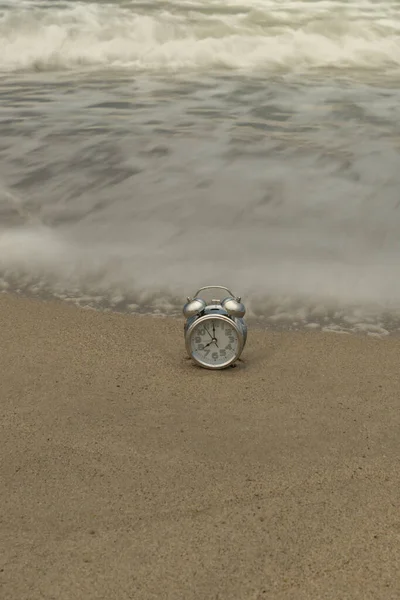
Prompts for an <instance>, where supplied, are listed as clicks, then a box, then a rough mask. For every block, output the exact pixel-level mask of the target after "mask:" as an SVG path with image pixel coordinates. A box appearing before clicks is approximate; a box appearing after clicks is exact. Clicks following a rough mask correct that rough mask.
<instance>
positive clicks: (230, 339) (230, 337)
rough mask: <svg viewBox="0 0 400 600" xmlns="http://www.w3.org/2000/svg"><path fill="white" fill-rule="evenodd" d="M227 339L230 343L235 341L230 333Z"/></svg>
mask: <svg viewBox="0 0 400 600" xmlns="http://www.w3.org/2000/svg"><path fill="white" fill-rule="evenodd" d="M228 340H229V341H230V343H231V344H234V343H235V338H234V337H233V335H230V336H229V337H228Z"/></svg>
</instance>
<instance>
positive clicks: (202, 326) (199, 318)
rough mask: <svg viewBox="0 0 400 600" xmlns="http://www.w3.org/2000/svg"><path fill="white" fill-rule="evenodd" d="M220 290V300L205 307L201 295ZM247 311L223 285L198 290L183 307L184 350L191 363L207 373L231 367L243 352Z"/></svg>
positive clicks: (208, 286)
mask: <svg viewBox="0 0 400 600" xmlns="http://www.w3.org/2000/svg"><path fill="white" fill-rule="evenodd" d="M215 289H218V290H223V291H224V292H225V293H226V294H227V295H225V296H223V299H222V300H220V299H213V300H211V302H209V303H207V302H206V301H205V300H204V299H203V298H202V297H201V295H200V294H201V292H203V291H205V290H215ZM245 312H246V309H245V307H244V305H243V304H242V302H241V298H239V297H236V296H234V295H233V294H232V292H231V291H230V290H229V289H228V288H226V287H224V286H222V285H207V286H205V287H202V288H200V289H199V290H198V291H197V292H196V293H195V295H194V297H193V298H188V299H187V303H186V304H185V306H184V307H183V314H184V316H185V318H186V323H185V327H184V333H185V342H186V350H187V352H188V354H189V356H190V357H191V358H192V359H193V361H194V362H195V363H196V364H198V365H200V366H201V367H204V368H206V369H225V368H226V367H230V366H233V365H234V364H235V362H236V361H237V360H238V358H239V357H240V355H241V354H242V352H243V348H244V347H245V344H246V340H247V326H246V323H245V321H244V319H243V317H244V315H245Z"/></svg>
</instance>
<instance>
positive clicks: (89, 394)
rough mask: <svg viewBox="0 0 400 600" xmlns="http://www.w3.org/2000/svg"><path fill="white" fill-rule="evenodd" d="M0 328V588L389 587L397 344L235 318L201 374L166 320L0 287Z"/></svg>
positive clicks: (189, 596)
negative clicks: (237, 331)
mask: <svg viewBox="0 0 400 600" xmlns="http://www.w3.org/2000/svg"><path fill="white" fill-rule="evenodd" d="M181 325H182V327H181ZM0 330H1V332H2V343H1V345H0V367H1V385H0V399H1V400H0V406H1V410H2V419H1V435H0V444H1V447H0V456H1V472H0V477H1V481H2V483H3V485H2V486H1V487H0V510H1V514H2V515H3V517H2V521H1V524H0V549H1V552H0V555H1V556H2V560H1V565H0V589H2V591H3V590H4V591H3V594H4V597H7V598H8V599H9V600H39V599H42V600H43V598H44V599H46V600H50V599H51V598H54V597H57V598H58V599H59V600H70V599H72V598H85V600H92V599H93V600H94V599H96V600H97V599H99V598H104V599H107V600H113V599H114V598H115V600H122V599H125V598H134V599H135V600H142V599H143V600H147V599H149V598H154V599H155V598H160V597H162V598H171V599H172V598H173V599H174V600H175V599H182V600H198V599H200V600H209V599H210V598H218V599H219V600H221V599H222V600H232V599H234V600H259V599H261V598H274V600H275V599H278V600H279V599H285V600H286V599H288V600H289V599H292V598H296V600H297V599H299V600H309V599H310V598H311V599H315V600H319V599H320V598H330V599H336V598H343V597H351V598H352V599H353V598H354V599H357V598H360V599H361V598H362V599H363V600H364V599H365V598H371V599H372V598H374V599H375V598H378V597H379V598H384V599H386V598H388V599H389V598H393V597H397V596H398V595H399V594H400V578H399V577H398V564H399V559H400V556H399V554H400V550H399V545H398V532H399V530H400V529H399V518H398V489H399V487H400V470H399V468H398V464H399V456H400V439H399V436H398V431H399V426H400V422H399V421H400V416H399V411H398V403H399V400H398V397H399V389H400V373H399V369H398V356H399V351H400V341H399V340H398V339H396V338H394V337H387V338H385V339H383V340H382V339H376V338H371V337H367V336H356V335H337V336H332V335H331V334H328V333H325V334H324V333H321V332H315V331H312V332H284V333H279V332H271V331H263V330H252V329H250V330H249V337H248V342H247V345H246V348H245V350H244V353H243V363H241V364H240V366H239V367H238V368H236V369H227V370H225V371H216V372H210V371H206V370H203V369H200V368H197V367H195V366H194V365H192V363H191V361H190V360H188V358H187V356H186V352H185V347H184V339H183V318H182V319H181V323H179V320H174V319H168V318H160V319H154V318H152V317H146V316H144V317H140V318H137V317H135V316H127V315H122V314H118V313H109V312H107V313H102V312H97V311H95V310H85V309H80V308H77V307H75V306H70V305H69V304H68V303H63V302H61V301H45V302H43V301H42V300H39V299H31V298H25V297H21V296H18V295H17V296H16V295H10V294H0Z"/></svg>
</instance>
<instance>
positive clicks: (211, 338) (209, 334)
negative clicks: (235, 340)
mask: <svg viewBox="0 0 400 600" xmlns="http://www.w3.org/2000/svg"><path fill="white" fill-rule="evenodd" d="M204 329H205V330H206V331H207V333H208V335H209V336H210V338H211V340H212V339H213V336H212V335H211V333H210V332H209V331H208V329H207V327H206V326H205V325H204Z"/></svg>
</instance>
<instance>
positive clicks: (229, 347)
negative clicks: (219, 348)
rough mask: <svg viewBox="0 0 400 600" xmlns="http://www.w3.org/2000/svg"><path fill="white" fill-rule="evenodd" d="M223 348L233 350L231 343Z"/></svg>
mask: <svg viewBox="0 0 400 600" xmlns="http://www.w3.org/2000/svg"><path fill="white" fill-rule="evenodd" d="M225 350H233V348H232V346H231V344H228V345H227V346H226V347H225Z"/></svg>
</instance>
